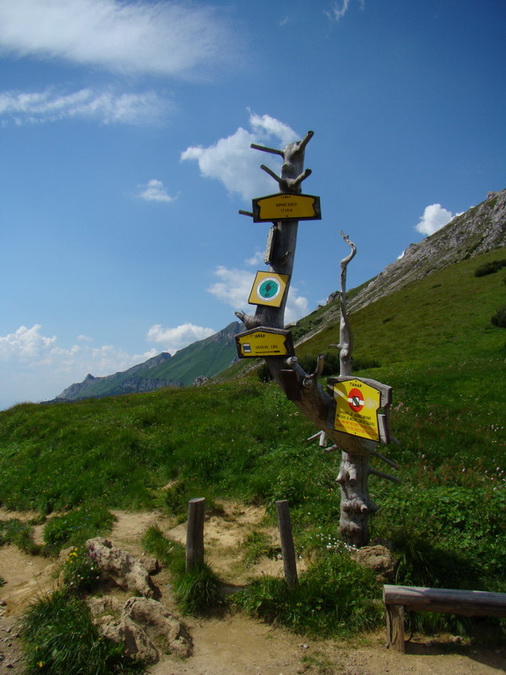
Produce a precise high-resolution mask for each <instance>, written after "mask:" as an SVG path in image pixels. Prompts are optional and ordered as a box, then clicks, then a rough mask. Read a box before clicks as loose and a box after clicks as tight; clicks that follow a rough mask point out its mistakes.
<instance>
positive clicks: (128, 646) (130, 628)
mask: <svg viewBox="0 0 506 675" xmlns="http://www.w3.org/2000/svg"><path fill="white" fill-rule="evenodd" d="M88 604H89V606H90V609H91V612H92V614H93V616H95V617H97V616H100V618H98V619H96V623H97V625H98V627H99V629H100V631H101V633H102V634H103V635H104V636H105V637H108V638H110V639H111V640H114V641H115V642H121V643H123V644H124V645H125V651H126V653H127V654H128V655H129V656H135V657H137V658H140V659H141V660H142V661H144V662H146V663H157V662H158V661H159V659H160V652H163V653H169V654H174V655H176V656H179V657H186V656H190V654H191V651H192V646H193V645H192V640H191V637H190V636H189V634H188V633H187V631H186V629H185V628H184V626H183V625H182V624H181V623H180V622H179V621H178V620H177V619H176V618H175V617H174V616H173V615H172V614H171V613H170V612H169V611H168V610H167V609H166V608H165V607H164V606H163V605H162V604H161V603H160V602H158V601H157V600H153V599H151V598H139V597H134V598H130V599H129V600H127V602H126V603H125V605H124V606H123V608H122V609H120V604H119V602H118V601H117V600H115V599H114V598H110V597H106V598H89V599H88ZM104 612H105V614H104ZM118 613H119V617H118Z"/></svg>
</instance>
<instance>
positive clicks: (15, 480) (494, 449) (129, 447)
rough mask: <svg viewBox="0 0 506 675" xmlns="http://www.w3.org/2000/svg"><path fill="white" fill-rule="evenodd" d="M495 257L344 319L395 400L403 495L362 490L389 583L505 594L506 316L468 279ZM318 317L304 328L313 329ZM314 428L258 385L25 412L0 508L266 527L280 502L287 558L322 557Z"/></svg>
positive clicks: (317, 341)
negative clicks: (243, 508) (205, 515)
mask: <svg viewBox="0 0 506 675" xmlns="http://www.w3.org/2000/svg"><path fill="white" fill-rule="evenodd" d="M505 257H506V251H505V250H504V249H502V250H497V251H494V252H491V253H488V254H486V255H484V256H480V257H478V258H475V259H472V260H467V261H465V262H463V263H460V264H458V265H454V266H452V267H450V268H447V269H446V270H443V271H441V272H437V273H435V274H433V275H431V276H430V277H427V278H425V279H423V280H422V281H419V282H416V283H414V284H412V285H411V286H408V287H406V288H405V289H403V290H401V291H399V292H398V293H396V294H394V295H392V296H390V297H386V298H384V299H382V300H380V301H379V302H377V303H375V304H373V305H370V306H368V307H366V308H364V309H362V310H360V311H359V312H357V313H355V314H353V315H352V325H353V329H354V333H355V343H356V348H355V354H356V355H357V358H358V360H362V361H363V362H364V361H365V360H368V359H369V360H371V359H374V360H375V361H376V362H377V363H378V364H379V367H376V368H372V369H370V370H363V371H361V372H360V375H363V376H369V377H373V378H375V379H378V380H380V381H382V382H384V383H387V384H389V385H391V386H392V387H393V390H394V403H393V411H392V420H391V428H392V432H393V434H394V436H395V437H396V438H397V439H399V441H400V446H395V445H392V446H390V447H388V448H384V450H383V451H384V452H385V454H387V455H389V456H391V457H392V458H393V459H395V460H396V461H397V462H398V463H399V464H400V469H399V471H398V472H397V475H398V476H399V477H400V478H401V479H402V482H401V484H393V483H391V482H386V481H381V480H380V479H378V478H376V477H374V476H372V477H371V478H370V491H371V496H372V498H373V499H374V501H375V502H376V503H377V504H378V505H379V507H380V509H379V511H378V513H377V515H376V516H374V517H373V518H372V526H371V535H372V538H373V539H374V538H376V537H377V538H380V539H382V540H388V541H390V542H392V545H393V546H394V548H395V550H396V552H397V555H398V558H399V561H400V562H399V567H398V572H397V578H396V581H398V582H400V583H402V582H404V583H412V584H418V585H431V586H432V585H434V586H443V587H445V586H446V587H461V588H466V587H468V588H483V589H487V590H496V591H503V592H504V591H506V581H505V579H504V569H506V542H505V539H504V531H505V528H506V473H505V470H506V444H505V433H504V409H505V402H506V396H505V388H504V374H505V359H506V329H505V328H502V327H499V326H496V325H493V324H492V321H491V318H492V316H493V315H494V314H496V312H497V311H498V310H499V309H500V307H501V306H504V305H505V304H506V300H505V297H506V293H505V290H506V286H505V283H504V276H505V269H504V268H502V269H498V270H497V271H496V272H494V273H491V274H487V275H485V276H475V271H476V269H477V268H478V267H480V266H481V265H483V264H484V263H487V262H490V261H493V260H497V259H502V258H505ZM324 310H325V308H322V309H320V310H318V312H319V314H313V315H311V316H309V317H307V319H306V325H309V324H312V325H313V326H314V325H318V324H317V321H318V319H319V318H320V316H321V315H322V313H324ZM327 310H328V308H327ZM315 319H316V322H315ZM322 323H323V322H322ZM336 342H338V328H337V326H336V325H332V326H328V327H326V328H325V329H323V330H322V331H321V332H320V333H319V334H318V335H316V336H315V337H313V338H312V339H311V340H309V341H307V342H305V343H304V344H302V345H301V347H300V349H298V350H297V353H298V354H300V355H302V356H305V357H308V356H310V355H311V354H316V353H318V352H319V351H323V352H325V351H328V349H329V348H328V345H329V344H330V343H336ZM331 351H332V350H331ZM334 351H335V350H334ZM314 431H315V430H314V428H313V427H312V425H311V424H310V423H309V422H307V421H306V419H305V418H303V417H302V416H301V415H300V413H299V412H298V411H297V409H296V408H295V407H294V406H293V405H292V404H291V403H290V402H289V401H287V400H286V399H285V397H284V395H283V394H282V393H281V391H280V390H279V389H278V388H277V387H276V386H275V385H273V384H272V383H262V382H260V381H259V379H258V377H257V376H256V375H255V374H250V376H249V377H243V378H240V379H235V380H231V381H228V382H222V383H219V384H208V385H207V386H205V387H199V388H181V389H165V390H160V391H157V392H152V393H149V394H136V395H127V396H122V397H116V398H109V399H101V400H88V401H83V402H79V403H73V404H56V405H32V404H23V405H20V406H16V407H14V408H12V409H10V410H7V411H4V412H1V413H0V502H1V504H2V505H3V506H4V507H6V508H10V509H35V510H37V511H40V512H41V513H49V512H51V511H53V510H57V511H63V510H66V511H69V512H70V514H74V513H82V514H88V513H90V512H91V511H93V509H97V508H102V509H103V508H104V507H105V508H111V507H123V508H139V507H142V508H153V507H158V508H163V509H168V510H171V511H172V512H174V513H180V514H184V513H185V509H186V502H187V500H188V498H191V497H195V496H206V497H208V498H209V500H210V501H211V502H213V501H214V502H215V501H216V500H219V499H222V498H229V497H234V498H237V499H240V500H242V501H244V502H246V503H256V504H266V505H267V507H268V510H269V512H270V513H271V514H272V513H273V506H274V503H275V501H276V499H283V498H287V499H289V501H290V506H291V514H292V523H293V525H294V530H295V540H296V546H297V549H298V551H299V552H300V553H302V554H304V555H305V554H307V553H308V552H309V551H311V552H312V553H311V555H312V556H315V555H318V554H320V555H323V556H327V555H330V553H331V552H332V551H334V552H336V551H338V550H340V549H339V544H338V542H337V540H336V537H337V531H338V525H337V523H338V519H339V490H338V488H337V486H336V483H335V477H336V475H337V471H338V465H339V460H340V458H339V454H338V453H334V454H332V453H330V454H325V453H322V451H321V450H320V449H319V448H318V447H317V445H316V444H309V443H307V441H306V438H307V437H308V436H310V435H311V434H312V433H314ZM374 461H375V462H377V460H374ZM376 468H378V469H380V470H385V468H386V467H385V466H383V465H379V464H376ZM77 507H81V510H80V511H76V508H77ZM86 517H88V516H86ZM53 520H54V519H53ZM51 522H53V521H51ZM69 528H70V526H69ZM72 528H74V530H73V534H72V536H74V535H75V530H76V528H77V525H76V523H75V522H73V524H72ZM72 528H70V529H72ZM70 529H69V531H68V534H69V538H70V536H71V535H70ZM88 531H89V530H86V532H88ZM69 538H68V539H67V540H65V541H69V540H71V539H69ZM63 539H64V538H63ZM65 541H62V543H65ZM329 552H330V553H329ZM322 569H323V568H322ZM329 570H331V571H329V574H335V570H334V567H332V565H330V566H329ZM332 570H334V571H332ZM322 574H323V572H322ZM329 578H330V577H329ZM319 579H320V578H319ZM320 582H321V579H320V580H319V581H318V583H320ZM304 602H306V600H305V601H304Z"/></svg>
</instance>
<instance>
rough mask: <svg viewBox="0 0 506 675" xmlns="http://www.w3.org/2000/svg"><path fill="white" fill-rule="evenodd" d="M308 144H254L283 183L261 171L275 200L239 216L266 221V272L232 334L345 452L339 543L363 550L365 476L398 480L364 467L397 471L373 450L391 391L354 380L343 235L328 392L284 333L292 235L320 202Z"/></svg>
mask: <svg viewBox="0 0 506 675" xmlns="http://www.w3.org/2000/svg"><path fill="white" fill-rule="evenodd" d="M312 137H313V132H312V131H308V133H307V134H306V136H305V137H304V138H303V139H302V140H301V141H297V142H296V143H290V144H289V145H288V146H287V147H286V148H284V150H277V149H275V148H267V147H264V146H260V145H255V144H252V146H251V147H252V148H254V149H255V150H260V151H261V152H266V153H271V154H274V155H278V156H281V157H282V159H283V165H282V168H281V176H277V175H276V174H275V173H274V172H273V171H272V170H271V169H269V168H268V167H267V166H265V165H263V164H262V165H261V169H263V170H264V171H265V172H266V173H268V174H269V175H270V176H271V178H273V179H274V180H275V181H276V182H277V183H278V187H279V193H277V194H273V195H267V196H266V197H259V198H257V199H254V200H253V203H252V211H251V212H249V211H240V213H242V214H243V215H247V216H250V217H251V218H252V219H253V221H254V222H260V223H261V222H270V223H272V226H271V228H270V230H269V233H268V237H267V248H266V253H265V262H266V264H268V265H269V266H270V268H269V270H268V271H265V272H257V275H256V278H255V281H254V283H253V287H252V289H251V293H250V296H249V300H248V301H249V303H250V304H254V305H256V306H257V308H256V311H255V314H254V315H248V314H245V313H243V312H236V315H237V316H238V318H239V319H241V321H243V323H244V325H245V326H246V331H245V332H243V333H241V334H239V335H237V337H236V342H237V352H238V355H239V357H241V358H248V357H255V356H263V357H264V358H265V362H266V363H267V366H268V367H269V370H270V372H271V374H272V377H273V379H274V380H275V381H276V383H277V384H278V385H279V386H280V387H281V388H282V389H283V391H284V392H285V394H286V395H287V397H288V398H289V399H290V400H291V401H293V402H294V404H295V405H296V406H297V407H298V408H299V409H300V410H301V412H302V413H303V414H304V415H305V416H306V417H308V418H309V419H310V420H312V422H313V423H314V424H315V425H316V427H317V428H318V429H319V432H318V433H317V434H316V436H318V437H319V438H320V441H321V444H322V445H324V444H325V443H324V442H323V439H325V441H326V438H327V437H328V438H330V440H331V442H332V443H333V446H332V447H331V448H328V449H327V450H331V449H339V450H341V451H342V459H341V466H340V470H339V475H338V477H337V479H336V480H337V481H338V482H339V484H340V486H341V518H340V532H341V537H342V538H343V539H344V541H345V542H346V543H348V544H351V545H353V546H364V545H366V544H367V543H368V536H369V533H368V517H369V514H370V513H372V512H373V511H374V510H375V509H376V506H375V505H374V503H373V502H372V500H371V499H370V498H369V493H368V486H367V481H368V477H369V475H370V474H374V475H377V476H380V477H382V478H387V479H389V480H395V481H396V480H397V479H396V478H394V477H393V476H389V475H387V474H383V473H382V472H380V471H376V470H375V469H372V468H370V467H369V458H370V456H371V455H374V456H375V457H377V458H379V459H381V460H383V461H385V462H387V463H388V464H389V465H390V466H393V467H396V466H397V465H396V464H395V462H393V461H392V460H390V459H388V458H386V457H384V456H383V455H381V454H380V453H379V452H377V450H376V444H377V443H388V442H389V439H390V433H389V429H388V406H389V405H390V401H391V388H390V387H388V386H387V385H383V384H381V383H379V382H375V381H374V380H366V379H361V378H356V377H353V376H352V372H351V352H352V335H351V330H350V327H349V322H348V316H347V309H346V291H345V286H346V267H347V265H348V263H349V262H350V260H351V259H352V258H353V256H354V255H355V252H356V248H355V245H354V244H353V243H352V242H351V241H350V240H349V238H348V237H347V236H345V235H343V237H344V239H345V241H346V242H347V243H348V244H349V245H350V247H351V249H352V252H351V254H350V255H349V256H348V257H347V258H345V259H344V260H342V261H341V323H340V343H339V345H332V346H336V347H337V348H338V349H339V351H340V373H339V377H337V378H331V379H330V380H329V384H328V389H327V391H325V390H324V389H323V387H322V386H321V384H320V383H319V381H318V378H319V376H320V375H321V371H322V368H323V356H322V355H320V356H319V357H318V364H317V367H316V369H315V371H314V373H306V372H305V371H304V369H303V368H301V366H300V364H299V363H298V361H297V357H296V356H295V353H294V350H293V342H292V338H291V334H290V331H289V330H287V329H286V328H285V326H284V313H285V306H286V299H287V296H288V290H289V286H290V280H291V276H292V270H293V263H294V258H295V248H296V243H297V229H298V224H299V220H318V219H320V218H321V209H320V199H319V197H316V196H313V195H303V194H301V184H302V182H303V181H304V180H305V179H306V178H308V176H310V174H311V171H310V170H309V169H304V153H305V149H306V146H307V144H308V143H309V141H310V140H311V138H312Z"/></svg>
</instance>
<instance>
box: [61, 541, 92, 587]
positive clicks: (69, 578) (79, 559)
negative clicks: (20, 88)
mask: <svg viewBox="0 0 506 675" xmlns="http://www.w3.org/2000/svg"><path fill="white" fill-rule="evenodd" d="M62 577H63V584H64V586H65V588H67V589H68V590H70V591H91V590H92V589H93V588H94V586H96V584H97V581H98V580H99V579H100V570H99V568H98V565H97V563H96V562H95V561H94V560H93V559H92V558H90V556H89V555H88V552H87V551H86V549H85V548H84V547H83V546H74V547H73V548H72V549H71V550H70V551H69V553H68V555H67V557H66V558H65V561H64V563H63V569H62Z"/></svg>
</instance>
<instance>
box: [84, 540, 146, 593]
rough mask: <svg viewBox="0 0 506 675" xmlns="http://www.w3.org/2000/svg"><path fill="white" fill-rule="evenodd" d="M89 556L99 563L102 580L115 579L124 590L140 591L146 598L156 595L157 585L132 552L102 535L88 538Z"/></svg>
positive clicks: (87, 549) (87, 548)
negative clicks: (113, 543)
mask: <svg viewBox="0 0 506 675" xmlns="http://www.w3.org/2000/svg"><path fill="white" fill-rule="evenodd" d="M85 546H86V551H87V554H88V556H89V557H90V558H91V559H92V560H93V561H94V562H95V563H96V564H97V566H98V568H99V571H100V578H101V580H102V581H106V582H107V581H113V582H114V583H115V584H116V585H117V586H119V587H120V588H122V589H124V590H128V591H132V592H135V593H139V595H142V596H143V597H145V598H152V597H154V595H155V586H154V584H153V582H152V581H151V578H150V576H149V573H148V571H147V570H146V568H145V567H144V565H143V564H142V563H141V562H140V561H139V560H138V559H137V558H136V557H135V556H133V555H131V554H130V553H126V552H125V551H122V550H121V549H119V548H116V547H114V546H113V545H112V544H111V542H110V541H109V540H107V539H104V538H102V537H95V538H94V539H88V541H87V542H86V544H85Z"/></svg>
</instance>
